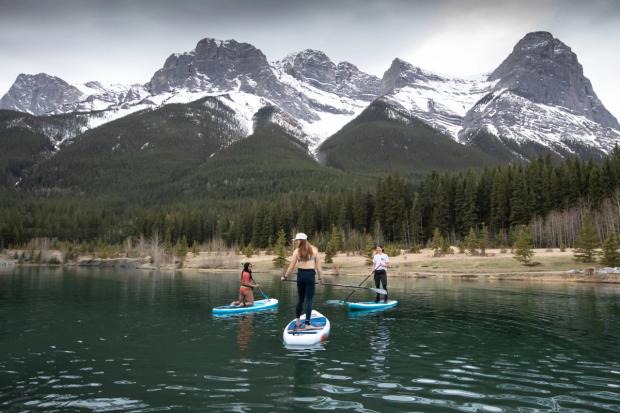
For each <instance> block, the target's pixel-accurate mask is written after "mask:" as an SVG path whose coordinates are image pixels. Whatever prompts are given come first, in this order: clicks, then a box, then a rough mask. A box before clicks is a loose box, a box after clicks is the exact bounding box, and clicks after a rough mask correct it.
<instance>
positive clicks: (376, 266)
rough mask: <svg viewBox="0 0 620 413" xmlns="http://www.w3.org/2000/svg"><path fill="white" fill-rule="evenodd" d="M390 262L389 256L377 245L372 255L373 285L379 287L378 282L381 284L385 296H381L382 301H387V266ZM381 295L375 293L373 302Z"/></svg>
mask: <svg viewBox="0 0 620 413" xmlns="http://www.w3.org/2000/svg"><path fill="white" fill-rule="evenodd" d="M389 263H390V258H389V257H388V256H387V254H386V253H384V252H383V247H382V246H381V245H377V248H375V255H374V256H373V257H372V270H373V271H374V272H375V287H377V288H379V284H380V283H381V284H382V285H383V289H384V290H385V291H386V294H385V297H384V298H383V302H384V303H387V301H388V296H387V268H388V264H389ZM380 297H381V296H380V295H379V294H377V298H375V303H378V302H379V298H380Z"/></svg>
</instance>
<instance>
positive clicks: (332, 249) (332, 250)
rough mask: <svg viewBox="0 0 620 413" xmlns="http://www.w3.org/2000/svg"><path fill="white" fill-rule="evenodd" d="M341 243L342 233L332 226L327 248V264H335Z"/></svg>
mask: <svg viewBox="0 0 620 413" xmlns="http://www.w3.org/2000/svg"><path fill="white" fill-rule="evenodd" d="M340 242H341V238H340V231H338V228H336V226H335V225H332V230H331V232H330V234H329V241H327V247H326V248H325V262H326V263H328V264H331V263H332V262H334V260H333V258H334V256H335V255H336V254H337V253H338V247H339V244H340Z"/></svg>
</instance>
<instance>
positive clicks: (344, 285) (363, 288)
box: [284, 279, 387, 295]
mask: <svg viewBox="0 0 620 413" xmlns="http://www.w3.org/2000/svg"><path fill="white" fill-rule="evenodd" d="M284 281H288V282H297V280H288V279H286V280H284ZM315 284H319V283H315ZM323 285H331V286H333V287H344V288H359V289H360V290H370V291H372V292H374V293H377V294H379V295H387V291H385V290H384V289H382V288H374V287H362V286H360V285H347V284H336V283H323Z"/></svg>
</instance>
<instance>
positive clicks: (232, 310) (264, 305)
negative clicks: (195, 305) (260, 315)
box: [212, 298, 278, 315]
mask: <svg viewBox="0 0 620 413" xmlns="http://www.w3.org/2000/svg"><path fill="white" fill-rule="evenodd" d="M277 306H278V300H277V299H275V298H269V299H266V300H256V301H254V305H252V306H250V307H243V306H235V305H223V306H221V307H214V308H213V310H212V312H213V314H217V315H223V314H242V313H252V312H256V311H263V310H269V309H272V308H276V307H277Z"/></svg>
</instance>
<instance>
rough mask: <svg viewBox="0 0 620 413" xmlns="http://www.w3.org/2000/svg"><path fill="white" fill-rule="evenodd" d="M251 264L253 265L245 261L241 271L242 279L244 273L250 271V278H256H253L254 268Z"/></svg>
mask: <svg viewBox="0 0 620 413" xmlns="http://www.w3.org/2000/svg"><path fill="white" fill-rule="evenodd" d="M250 265H252V264H251V263H249V262H244V263H243V271H241V279H243V273H244V272H248V273H250V280H254V278H252V269H251V268H250Z"/></svg>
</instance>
